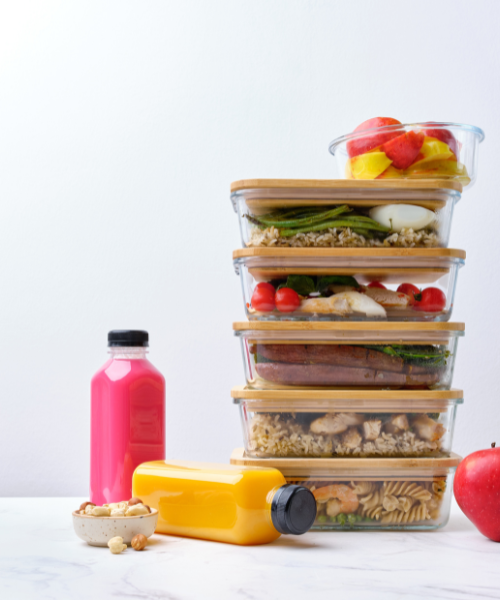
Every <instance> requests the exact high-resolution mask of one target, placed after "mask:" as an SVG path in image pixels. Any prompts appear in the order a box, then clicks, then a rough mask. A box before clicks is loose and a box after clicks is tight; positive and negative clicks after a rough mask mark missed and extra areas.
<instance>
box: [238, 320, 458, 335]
mask: <svg viewBox="0 0 500 600" xmlns="http://www.w3.org/2000/svg"><path fill="white" fill-rule="evenodd" d="M233 331H377V332H386V331H401V332H405V333H407V332H410V333H411V332H417V333H418V332H423V331H425V332H434V331H436V332H439V331H465V323H450V322H446V323H428V322H417V321H413V322H404V323H399V322H393V321H390V322H388V321H380V322H378V321H346V322H339V321H237V322H236V323H233Z"/></svg>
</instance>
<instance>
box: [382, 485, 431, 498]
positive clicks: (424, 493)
mask: <svg viewBox="0 0 500 600" xmlns="http://www.w3.org/2000/svg"><path fill="white" fill-rule="evenodd" d="M382 490H383V494H384V496H412V497H413V498H417V499H418V500H420V501H421V502H427V501H428V500H430V499H431V498H432V493H431V492H430V491H429V490H426V489H425V487H424V486H422V485H419V484H418V483H414V482H411V481H385V482H384V484H383V486H382Z"/></svg>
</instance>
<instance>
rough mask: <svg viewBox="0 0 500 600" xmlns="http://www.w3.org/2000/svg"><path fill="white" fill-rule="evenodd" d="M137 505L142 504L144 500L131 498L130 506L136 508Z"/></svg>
mask: <svg viewBox="0 0 500 600" xmlns="http://www.w3.org/2000/svg"><path fill="white" fill-rule="evenodd" d="M135 504H142V500H141V499H140V498H130V500H129V501H128V505H129V506H134V505H135Z"/></svg>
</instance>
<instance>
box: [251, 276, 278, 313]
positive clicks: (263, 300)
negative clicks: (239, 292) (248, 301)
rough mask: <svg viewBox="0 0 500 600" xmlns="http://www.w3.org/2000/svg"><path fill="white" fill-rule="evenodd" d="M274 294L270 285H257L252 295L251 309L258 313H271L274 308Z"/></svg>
mask: <svg viewBox="0 0 500 600" xmlns="http://www.w3.org/2000/svg"><path fill="white" fill-rule="evenodd" d="M274 293H275V291H274V287H273V286H272V285H271V284H270V283H258V284H257V285H256V286H255V289H254V291H253V294H252V307H253V308H254V309H255V310H258V311H259V312H271V311H272V310H274V309H275V307H276V305H275V302H274Z"/></svg>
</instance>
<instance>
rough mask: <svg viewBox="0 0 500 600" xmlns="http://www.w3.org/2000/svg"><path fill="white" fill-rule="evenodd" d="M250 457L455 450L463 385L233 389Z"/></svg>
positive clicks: (413, 453)
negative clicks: (443, 387) (432, 388)
mask: <svg viewBox="0 0 500 600" xmlns="http://www.w3.org/2000/svg"><path fill="white" fill-rule="evenodd" d="M231 396H232V398H233V402H234V403H235V404H237V405H238V406H239V408H240V417H241V424H242V427H243V438H244V443H245V452H246V455H247V456H251V457H254V458H288V457H303V458H319V457H323V458H325V457H353V458H361V457H366V458H368V457H375V458H381V457H410V456H413V457H426V456H448V455H449V454H450V452H451V446H452V439H453V429H454V426H455V416H456V407H457V405H458V404H462V403H463V392H462V391H461V390H449V391H443V390H439V391H428V390H424V391H421V390H400V391H387V390H384V391H380V390H376V391H373V390H370V391H366V390H359V391H354V390H328V391H327V390H252V389H247V388H244V387H236V388H233V389H232V390H231Z"/></svg>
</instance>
